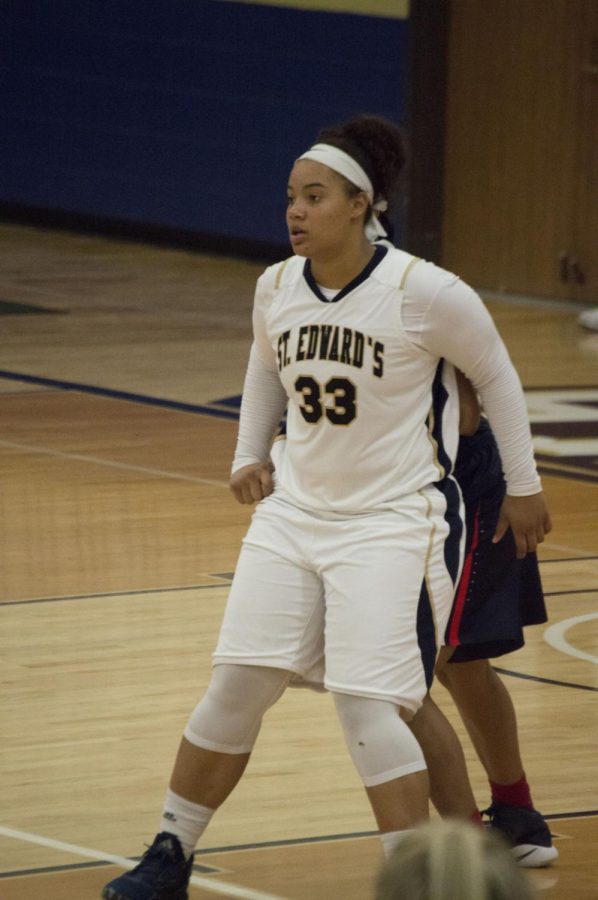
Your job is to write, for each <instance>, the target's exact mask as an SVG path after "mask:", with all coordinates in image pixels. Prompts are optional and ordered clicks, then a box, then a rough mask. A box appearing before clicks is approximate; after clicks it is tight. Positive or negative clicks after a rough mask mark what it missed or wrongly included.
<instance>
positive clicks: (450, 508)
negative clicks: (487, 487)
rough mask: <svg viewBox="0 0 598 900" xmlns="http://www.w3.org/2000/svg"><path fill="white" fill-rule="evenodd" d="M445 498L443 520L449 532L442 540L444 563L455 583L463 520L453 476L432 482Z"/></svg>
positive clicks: (457, 489) (459, 557)
mask: <svg viewBox="0 0 598 900" xmlns="http://www.w3.org/2000/svg"><path fill="white" fill-rule="evenodd" d="M434 487H435V488H437V489H438V490H439V491H440V493H441V494H443V495H444V499H445V500H446V511H445V513H444V520H445V522H446V523H447V524H448V527H449V533H448V535H447V537H446V540H445V542H444V564H445V566H446V568H447V572H448V573H449V575H450V576H451V580H452V582H453V584H456V583H457V575H458V574H459V563H460V561H461V554H460V549H461V536H462V534H463V528H464V522H463V518H462V516H461V514H460V499H461V498H460V497H459V488H458V487H457V483H456V481H455V479H454V478H450V477H449V478H443V479H442V481H437V482H436V483H435V484H434Z"/></svg>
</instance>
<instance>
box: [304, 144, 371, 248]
mask: <svg viewBox="0 0 598 900" xmlns="http://www.w3.org/2000/svg"><path fill="white" fill-rule="evenodd" d="M364 198H365V194H363V193H360V194H357V195H356V196H349V194H348V192H347V185H346V182H345V180H344V178H342V176H340V175H337V173H336V172H333V171H332V169H329V168H328V166H325V165H322V163H318V162H314V161H313V160H311V159H301V160H299V161H298V162H296V163H295V165H294V167H293V170H292V172H291V175H290V178H289V185H288V188H287V216H286V219H287V228H288V231H289V238H290V241H291V245H292V247H293V250H294V251H295V253H296V254H297V255H298V256H308V257H310V258H312V259H313V258H314V257H315V258H317V257H319V256H331V255H333V254H334V253H335V252H340V251H341V250H342V248H343V247H344V246H345V244H346V242H347V241H348V240H349V237H350V235H351V234H352V233H354V232H355V226H356V223H358V222H359V220H360V219H361V218H363V215H364V211H365V209H366V207H367V198H365V200H364Z"/></svg>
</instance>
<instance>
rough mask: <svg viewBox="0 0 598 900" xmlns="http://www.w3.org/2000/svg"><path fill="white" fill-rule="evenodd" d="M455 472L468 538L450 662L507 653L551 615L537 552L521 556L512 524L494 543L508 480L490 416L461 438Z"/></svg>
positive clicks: (450, 629)
mask: <svg viewBox="0 0 598 900" xmlns="http://www.w3.org/2000/svg"><path fill="white" fill-rule="evenodd" d="M454 474H455V478H456V479H457V481H458V482H459V485H460V486H461V490H462V493H463V499H464V502H465V523H466V544H465V560H464V563H463V571H462V574H461V579H460V581H459V586H458V588H457V592H456V595H455V601H454V603H453V609H452V611H451V615H450V618H449V622H448V625H447V628H446V632H445V643H446V644H448V645H449V646H451V647H455V651H454V653H453V655H452V657H451V660H450V661H451V662H467V661H468V660H472V659H488V658H492V657H496V656H503V655H504V654H505V653H511V652H513V650H518V649H519V648H520V647H522V646H523V644H524V643H525V639H524V635H523V628H524V627H525V626H526V625H538V624H540V623H542V622H546V621H547V619H548V616H547V614H546V605H545V603H544V593H543V591H542V582H541V580H540V572H539V569H538V559H537V556H536V554H535V553H528V554H527V556H526V557H525V558H524V559H517V557H516V555H515V542H514V539H513V535H512V533H511V531H510V530H509V531H508V532H507V533H506V535H505V536H504V537H503V539H502V540H501V541H500V542H499V543H498V544H493V543H492V537H493V535H494V532H495V529H496V523H497V521H498V516H499V512H500V507H501V504H502V501H503V498H504V495H505V481H504V477H503V473H502V467H501V462H500V456H499V453H498V447H497V446H496V441H495V440H494V436H493V434H492V431H491V429H490V426H489V425H488V422H487V421H486V420H485V419H482V422H481V424H480V428H479V429H478V431H477V432H476V433H475V434H474V435H472V436H471V437H463V438H461V441H460V443H459V453H458V456H457V463H456V466H455V473H454Z"/></svg>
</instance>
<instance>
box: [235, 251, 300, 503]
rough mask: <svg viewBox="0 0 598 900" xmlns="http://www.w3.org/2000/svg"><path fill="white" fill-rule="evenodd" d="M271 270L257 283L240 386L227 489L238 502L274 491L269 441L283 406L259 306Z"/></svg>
mask: <svg viewBox="0 0 598 900" xmlns="http://www.w3.org/2000/svg"><path fill="white" fill-rule="evenodd" d="M271 276H272V271H271V269H269V270H267V271H266V273H264V275H263V276H262V277H261V278H260V279H259V280H258V284H257V288H256V296H255V303H254V310H253V344H252V346H251V351H250V353H249V362H248V364H247V371H246V373H245V382H244V385H243V398H242V400H241V413H240V416H239V431H238V435H237V445H236V448H235V456H234V460H233V465H232V473H231V478H230V482H229V484H230V489H231V491H232V493H233V495H234V496H235V498H236V499H237V500H238V501H239V503H256V502H259V501H260V500H263V499H264V497H267V496H268V495H269V494H271V493H272V491H273V490H274V483H273V479H272V473H273V471H274V466H273V465H272V461H271V460H270V448H271V446H272V439H273V437H274V434H275V432H276V431H277V429H278V426H279V424H280V420H281V418H282V416H283V414H284V411H285V409H286V405H287V395H286V391H285V389H284V387H283V386H282V382H281V381H280V377H279V374H278V367H277V363H276V358H275V355H274V350H273V348H272V345H271V344H270V341H269V339H268V336H267V333H266V326H265V321H264V315H263V304H264V301H265V302H267V300H268V296H271V280H272V277H271Z"/></svg>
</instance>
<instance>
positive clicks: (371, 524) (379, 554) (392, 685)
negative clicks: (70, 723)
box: [319, 490, 460, 850]
mask: <svg viewBox="0 0 598 900" xmlns="http://www.w3.org/2000/svg"><path fill="white" fill-rule="evenodd" d="M455 500H456V504H457V508H456V512H457V515H458V512H459V509H458V504H459V497H458V496H456V498H455ZM446 511H447V500H446V497H444V496H442V495H441V494H440V492H436V491H435V490H430V491H429V492H427V493H426V492H421V494H418V495H416V496H414V497H411V498H405V499H404V500H403V501H402V503H401V506H400V508H398V509H396V510H393V511H388V512H384V513H380V514H378V515H376V516H371V517H370V516H368V517H364V518H363V520H356V521H355V522H352V524H351V528H350V529H349V528H347V529H344V530H343V529H340V530H339V529H336V530H333V531H332V532H331V533H332V534H333V535H334V538H335V540H336V541H337V543H336V544H335V545H334V546H332V547H330V549H328V547H327V538H326V535H324V536H323V537H322V539H321V540H320V541H319V545H320V547H321V548H322V550H321V562H322V573H323V579H324V584H325V590H326V681H325V684H326V687H327V688H328V690H330V691H331V692H332V693H333V695H334V700H335V705H336V709H337V712H338V715H339V719H340V722H341V725H342V728H343V732H344V735H345V739H346V742H347V746H348V749H349V752H350V754H351V758H352V760H353V762H354V764H355V766H356V768H357V771H358V772H359V774H360V776H361V779H362V781H363V784H364V786H365V789H366V792H367V795H368V798H369V800H370V803H371V805H372V809H373V812H374V815H375V818H376V822H377V824H378V827H379V828H380V831H381V833H382V839H383V843H384V846H385V850H388V848H389V846H390V845H391V844H392V843H394V842H395V841H396V840H398V839H399V837H400V834H401V832H403V831H405V830H408V829H410V828H412V827H414V826H415V825H417V824H418V822H421V821H422V820H423V819H425V818H427V817H428V814H429V812H428V790H429V787H428V778H427V773H426V761H425V758H424V754H423V753H422V749H421V747H420V746H419V744H418V742H417V739H416V738H415V737H414V735H413V733H412V731H411V730H410V728H409V726H408V725H407V723H406V721H404V719H405V718H410V717H412V716H413V715H414V714H415V713H416V712H417V710H418V709H419V707H420V706H421V704H422V702H423V700H424V698H425V696H426V694H427V692H428V688H429V685H430V683H431V678H432V675H433V670H434V663H435V660H436V654H437V651H438V647H439V645H440V642H441V640H442V636H443V634H444V628H445V625H446V621H447V618H448V613H449V609H450V605H451V602H452V597H453V593H454V584H453V577H452V576H451V572H450V571H449V567H448V566H447V559H449V558H452V553H453V552H454V554H455V568H456V570H458V562H459V540H460V530H459V528H458V522H457V521H454V520H453V517H451V516H446V515H445V514H446ZM449 522H451V523H452V524H453V525H454V529H453V531H452V530H451V525H450V524H449ZM449 541H450V546H449V547H447V544H448V543H449ZM402 716H403V717H402Z"/></svg>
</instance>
